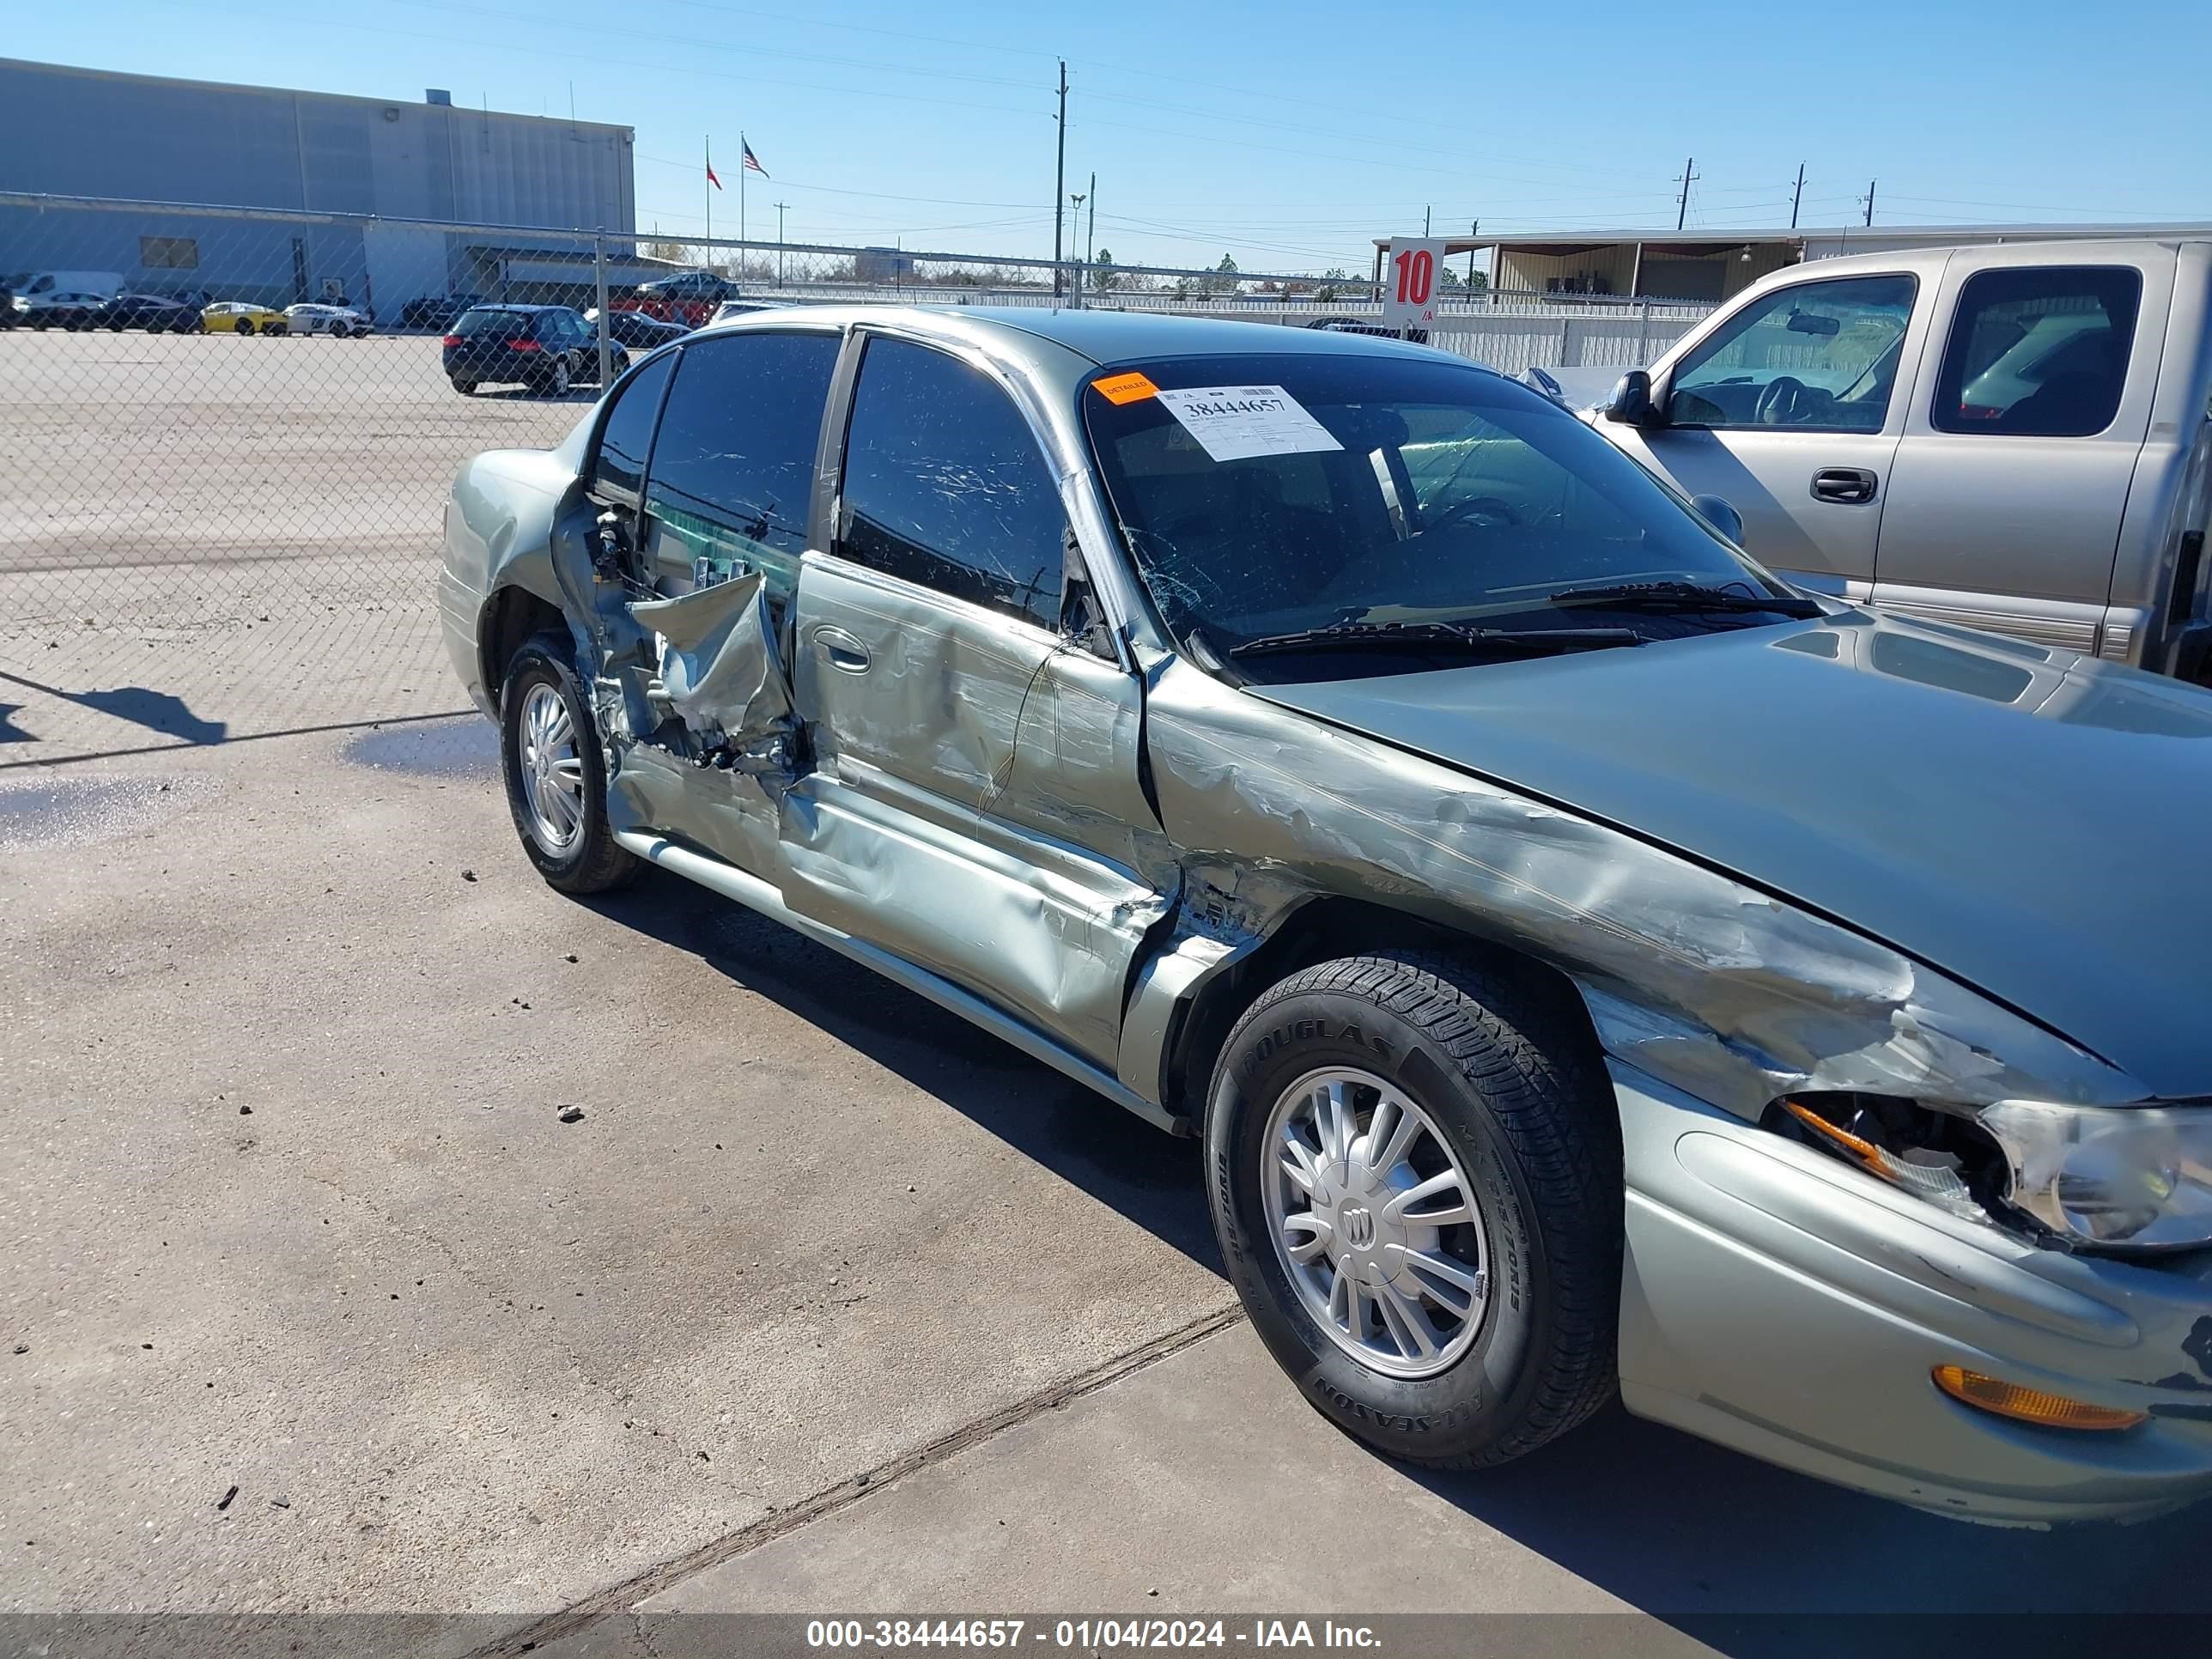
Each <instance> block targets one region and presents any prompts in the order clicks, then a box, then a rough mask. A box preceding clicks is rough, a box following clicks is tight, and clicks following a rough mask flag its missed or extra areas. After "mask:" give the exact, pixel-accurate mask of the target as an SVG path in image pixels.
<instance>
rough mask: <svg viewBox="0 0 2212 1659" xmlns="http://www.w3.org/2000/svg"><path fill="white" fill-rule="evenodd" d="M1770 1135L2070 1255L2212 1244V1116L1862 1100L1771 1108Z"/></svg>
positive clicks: (2182, 1109) (1788, 1101)
mask: <svg viewBox="0 0 2212 1659" xmlns="http://www.w3.org/2000/svg"><path fill="white" fill-rule="evenodd" d="M1776 1106H1777V1107H1778V1109H1779V1117H1778V1119H1777V1120H1775V1123H1776V1127H1784V1126H1785V1125H1786V1126H1787V1127H1789V1128H1790V1130H1791V1131H1792V1132H1793V1133H1795V1134H1796V1137H1797V1138H1798V1139H1801V1140H1803V1141H1806V1142H1808V1143H1809V1144H1811V1145H1813V1146H1819V1147H1820V1148H1822V1149H1823V1150H1824V1151H1826V1152H1832V1153H1834V1154H1836V1155H1837V1156H1838V1157H1840V1158H1844V1159H1845V1160H1846V1161H1848V1162H1850V1163H1853V1164H1857V1165H1858V1166H1859V1167H1860V1168H1862V1169H1863V1170H1867V1171H1868V1172H1869V1174H1872V1175H1875V1176H1880V1177H1881V1179H1882V1180H1884V1181H1887V1182H1889V1183H1890V1184H1891V1185H1893V1186H1895V1187H1898V1188H1902V1189H1903V1190H1905V1191H1906V1192H1909V1193H1912V1194H1915V1195H1917V1196H1918V1197H1920V1198H1923V1199H1925V1200H1928V1201H1929V1202H1930V1203H1932V1204H1935V1205H1936V1206H1939V1207H1941V1208H1943V1209H1946V1210H1948V1211H1950V1212H1953V1213H1954V1214H1960V1215H1969V1216H1975V1217H1978V1218H1985V1219H1994V1218H2002V1217H2003V1215H2004V1213H2005V1212H2007V1211H2008V1210H2009V1211H2012V1212H2016V1213H2017V1214H2019V1215H2021V1216H2025V1217H2026V1218H2028V1219H2029V1220H2031V1221H2032V1222H2033V1223H2034V1224H2035V1225H2038V1226H2039V1227H2040V1228H2042V1229H2043V1230H2045V1231H2047V1232H2049V1233H2051V1235H2053V1236H2054V1237H2057V1239H2059V1240H2061V1241H2063V1242H2064V1243H2069V1244H2073V1245H2079V1246H2088V1247H2099V1246H2101V1247H2103V1248H2105V1249H2112V1250H2123V1251H2152V1250H2178V1249H2193V1248H2197V1247H2200V1246H2203V1245H2204V1244H2207V1243H2212V1104H2204V1105H2192V1106H2172V1107H2166V1106H2156V1107H2154V1106H2139V1107H2096V1106H2065V1105H2057V1104H2054V1103H2048V1102H2044V1101H2032V1100H2008V1101H2001V1102H1999V1103H1997V1104H1996V1105H1994V1106H1980V1107H1975V1106H1963V1105H1956V1104H1952V1103H1946V1102H1935V1101H1916V1100H1904V1099H1898V1098H1895V1097H1888V1096H1881V1095H1864V1094H1848V1093H1836V1094H1803V1095H1794V1096H1790V1097H1786V1098H1784V1099H1783V1100H1780V1101H1778V1102H1777V1103H1776Z"/></svg>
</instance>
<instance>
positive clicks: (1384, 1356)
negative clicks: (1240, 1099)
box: [1261, 1068, 1490, 1378]
mask: <svg viewBox="0 0 2212 1659" xmlns="http://www.w3.org/2000/svg"><path fill="white" fill-rule="evenodd" d="M1266 1146H1267V1152H1266V1157H1267V1169H1266V1170H1265V1171H1264V1172H1263V1178H1262V1182H1261V1188H1262V1193H1263V1195H1264V1197H1265V1200H1266V1208H1267V1231H1268V1234H1269V1236H1270V1237H1272V1238H1273V1240H1274V1242H1275V1252H1276V1255H1277V1257H1278V1259H1279V1261H1281V1263H1282V1266H1283V1269H1284V1271H1285V1273H1288V1274H1289V1276H1290V1280H1291V1285H1292V1286H1293V1287H1294V1288H1295V1289H1296V1290H1297V1295H1298V1299H1299V1301H1300V1302H1302V1303H1303V1304H1304V1305H1305V1310H1306V1311H1307V1312H1308V1313H1309V1314H1310V1315H1311V1316H1313V1318H1314V1320H1315V1322H1316V1323H1317V1324H1319V1325H1320V1327H1321V1328H1322V1330H1323V1331H1325V1332H1327V1333H1328V1336H1329V1339H1330V1340H1332V1341H1334V1343H1335V1344H1336V1345H1337V1346H1339V1347H1340V1348H1342V1349H1344V1350H1345V1351H1346V1352H1347V1353H1349V1354H1351V1355H1352V1358H1355V1359H1357V1360H1358V1361H1359V1363H1360V1364H1363V1365H1366V1366H1369V1367H1370V1368H1371V1369H1373V1370H1377V1371H1381V1372H1383V1373H1384V1374H1385V1375H1386V1376H1399V1377H1407V1378H1417V1377H1424V1376H1435V1375H1436V1374H1437V1372H1439V1371H1441V1370H1445V1369H1446V1368H1447V1367H1449V1365H1451V1364H1453V1363H1454V1362H1455V1361H1456V1360H1457V1359H1458V1358H1459V1357H1460V1356H1461V1355H1462V1354H1463V1353H1465V1352H1467V1350H1468V1346H1469V1345H1470V1344H1471V1343H1473V1342H1474V1335H1475V1332H1476V1331H1477V1330H1479V1329H1480V1328H1481V1325H1482V1316H1483V1310H1484V1309H1485V1308H1486V1306H1487V1305H1488V1304H1489V1296H1490V1273H1489V1267H1490V1248H1489V1242H1488V1239H1487V1237H1486V1235H1485V1233H1484V1231H1483V1225H1482V1212H1481V1208H1480V1206H1479V1205H1478V1204H1477V1203H1476V1202H1475V1199H1474V1183H1473V1182H1471V1181H1469V1180H1468V1176H1467V1171H1466V1170H1465V1169H1464V1168H1462V1165H1461V1163H1460V1159H1459V1155H1458V1154H1457V1153H1456V1152H1454V1151H1453V1150H1452V1148H1451V1146H1450V1145H1449V1143H1448V1142H1447V1141H1446V1140H1445V1139H1444V1138H1443V1133H1442V1132H1440V1131H1439V1130H1438V1129H1437V1125H1436V1122H1435V1121H1434V1120H1433V1119H1431V1117H1430V1116H1429V1115H1428V1114H1427V1113H1426V1112H1425V1111H1423V1110H1422V1109H1420V1108H1419V1106H1417V1105H1415V1104H1414V1103H1413V1102H1412V1101H1411V1100H1408V1099H1407V1097H1405V1096H1404V1095H1403V1094H1401V1093H1400V1092H1399V1091H1398V1090H1397V1089H1396V1088H1395V1086H1394V1085H1391V1084H1389V1083H1388V1082H1386V1081H1384V1080H1383V1079H1382V1078H1379V1077H1377V1076H1376V1075H1375V1074H1374V1073H1370V1072H1363V1071H1358V1070H1356V1069H1346V1068H1332V1069H1329V1070H1326V1071H1319V1072H1310V1073H1307V1074H1306V1075H1305V1076H1304V1077H1302V1078H1300V1079H1298V1080H1297V1082H1296V1083H1293V1084H1292V1085H1291V1086H1290V1087H1289V1088H1288V1089H1286V1090H1285V1091H1283V1094H1282V1096H1281V1097H1280V1098H1279V1099H1278V1100H1277V1101H1276V1102H1275V1106H1274V1109H1273V1112H1272V1113H1270V1114H1269V1115H1268V1119H1267V1140H1266Z"/></svg>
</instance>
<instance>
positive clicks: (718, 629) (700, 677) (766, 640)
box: [629, 570, 791, 738]
mask: <svg viewBox="0 0 2212 1659" xmlns="http://www.w3.org/2000/svg"><path fill="white" fill-rule="evenodd" d="M766 583H767V577H766V575H765V574H764V573H763V572H761V571H757V570H755V571H750V572H748V573H746V574H744V575H741V576H736V577H732V579H731V580H728V581H726V582H716V583H715V584H714V585H713V586H710V587H701V588H695V589H693V590H692V591H691V592H689V593H684V594H680V595H678V597H677V598H675V599H659V600H653V601H650V602H647V603H645V604H634V605H631V606H630V607H629V614H630V618H631V620H632V621H634V622H635V623H637V625H638V626H639V627H641V628H643V629H647V630H648V631H649V632H651V633H653V634H655V635H659V641H660V647H659V671H660V683H659V690H660V691H661V693H662V695H664V696H665V697H666V698H667V700H668V703H669V706H670V707H671V708H672V709H673V710H674V711H675V713H676V716H677V718H678V719H679V720H682V721H683V722H684V724H685V725H686V726H690V727H691V728H692V729H693V730H694V731H695V732H700V733H701V734H702V735H704V736H708V737H709V738H720V737H730V738H753V737H757V736H758V735H759V734H762V733H765V732H775V731H780V730H783V729H785V728H787V727H788V726H789V725H790V722H791V693H790V690H789V685H790V682H789V680H788V679H787V678H786V676H785V674H784V671H783V661H782V654H781V653H780V652H779V651H777V649H776V647H775V633H774V631H773V630H772V629H771V628H770V626H769V615H768V603H767V587H766Z"/></svg>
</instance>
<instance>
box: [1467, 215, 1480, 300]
mask: <svg viewBox="0 0 2212 1659" xmlns="http://www.w3.org/2000/svg"><path fill="white" fill-rule="evenodd" d="M1467 234H1468V235H1470V236H1480V235H1481V234H1482V221H1481V220H1480V219H1477V220H1476V221H1475V222H1474V223H1473V224H1471V225H1469V226H1468V228H1467ZM1467 291H1468V293H1469V294H1472V293H1474V249H1473V248H1469V249H1468V251H1467Z"/></svg>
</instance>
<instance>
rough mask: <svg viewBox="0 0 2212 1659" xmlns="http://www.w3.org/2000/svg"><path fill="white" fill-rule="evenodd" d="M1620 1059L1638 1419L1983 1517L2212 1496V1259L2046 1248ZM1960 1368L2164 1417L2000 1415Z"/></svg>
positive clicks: (1632, 1405)
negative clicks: (1984, 1405) (1961, 1377)
mask: <svg viewBox="0 0 2212 1659" xmlns="http://www.w3.org/2000/svg"><path fill="white" fill-rule="evenodd" d="M1612 1069H1613V1084H1614V1090H1615V1093H1616V1095H1617V1097H1618V1098H1619V1101H1620V1112H1621V1129H1622V1137H1623V1149H1624V1152H1625V1153H1626V1167H1627V1177H1628V1212H1627V1259H1626V1267H1625V1271H1624V1273H1623V1276H1622V1285H1621V1310H1620V1311H1621V1324H1620V1378H1621V1396H1622V1400H1623V1401H1624V1403H1625V1404H1626V1406H1627V1407H1628V1408H1629V1410H1631V1411H1632V1412H1634V1413H1637V1414H1638V1416H1642V1417H1648V1418H1652V1419H1656V1420H1658V1421H1661V1422H1664V1423H1669V1424H1672V1425H1674V1426H1676V1427H1678V1428H1682V1429H1686V1430H1687V1431H1690V1432H1692V1433H1693V1434H1697V1435H1700V1436H1702V1437H1705V1438H1707V1439H1711V1440H1716V1441H1718V1442H1720V1443H1723V1445H1728V1446H1732V1447H1734V1448H1735V1449H1738V1450H1740V1451H1744V1452H1748V1453H1749V1454H1751V1455H1753V1456H1755V1457H1759V1458H1763V1459H1765V1460H1766V1461H1767V1462H1774V1463H1779V1464H1781V1465H1783V1466H1784V1467H1785V1468H1792V1469H1796V1470H1798V1471H1800V1472H1802V1473H1803V1474H1811V1475H1815V1476H1818V1477H1820V1479H1822V1480H1832V1481H1835V1482H1838V1483H1839V1484H1841V1485H1844V1486H1854V1487H1857V1488H1859V1489H1860V1490H1862V1491H1865V1492H1874V1493H1877V1494H1879V1495H1881V1496H1882V1497H1886V1498H1896V1499H1898V1500H1899V1501H1901V1502H1903V1503H1906V1504H1912V1505H1914V1506H1915V1507H1917V1508H1921V1509H1926V1510H1934V1511H1936V1512H1938V1513H1940V1514H1945V1515H1952V1516H1962V1517H1966V1518H1970V1519H1974V1520H1980V1521H1989V1522H2008V1523H2013V1524H2024V1525H2039V1524H2045V1523H2048V1522H2055V1521H2069V1520H2090V1519H2100V1518H2135V1517H2139V1516H2147V1515H2153V1514H2156V1513H2158V1512H2159V1511H2160V1510H2168V1509H2172V1508H2175V1507H2178V1506H2179V1505H2180V1504H2186V1503H2189V1502H2191V1500H2193V1499H2195V1498H2200V1497H2203V1496H2204V1495H2206V1494H2207V1493H2208V1492H2212V1251H2207V1252H2198V1253H2196V1254H2194V1255H2190V1256H2187V1257H2182V1258H2168V1259H2166V1261H2165V1262H2164V1263H2163V1264H2162V1265H2159V1266H2146V1265H2144V1264H2143V1263H2142V1262H2140V1261H2138V1262H2132V1263H2130V1262H2125V1261H2115V1260H2112V1259H2107V1258H2097V1257H2091V1256H2085V1255H2072V1254H2069V1253H2068V1252H2066V1251H2063V1250H2057V1249H2043V1248H2040V1247H2039V1246H2037V1245H2035V1244H2033V1243H2028V1242H2027V1241H2026V1240H2024V1239H2022V1238H2021V1237H2016V1236H2015V1235H2014V1234H2012V1233H2011V1232H2009V1231H2005V1230H2003V1229H2002V1228H1999V1227H1996V1226H1991V1225H1979V1224H1977V1223H1974V1222H1972V1221H1967V1220H1962V1219H1958V1218H1953V1217H1951V1216H1950V1215H1948V1214H1946V1213H1945V1212H1942V1211H1939V1210H1936V1209H1934V1208H1933V1207H1932V1206H1929V1205H1927V1204H1925V1203H1923V1202H1921V1201H1920V1200H1916V1199H1913V1198H1911V1197H1910V1196H1908V1195H1906V1194H1904V1193H1901V1192H1899V1191H1897V1190H1896V1189H1894V1188H1890V1187H1888V1186H1887V1185H1886V1184H1884V1183H1883V1182H1880V1181H1877V1180H1876V1179H1875V1177H1873V1176H1869V1175H1866V1174H1863V1173H1862V1172H1861V1171H1859V1170H1854V1169H1850V1168H1848V1167H1846V1166H1845V1165H1844V1164H1840V1163H1838V1162H1837V1161H1836V1160H1834V1159H1832V1158H1828V1157H1826V1155H1824V1154H1822V1153H1820V1152H1816V1151H1814V1150H1813V1149H1811V1148H1809V1147H1804V1146H1797V1145H1796V1144H1795V1143H1794V1142H1791V1141H1789V1140H1786V1139H1783V1138H1782V1137H1780V1136H1778V1135H1775V1134H1771V1133H1767V1132H1765V1131H1764V1130H1761V1129H1759V1128H1758V1127H1754V1126H1753V1125H1751V1124H1748V1123H1746V1122H1745V1121H1743V1120H1742V1119H1741V1118H1738V1117H1735V1116H1734V1115H1730V1114H1728V1113H1725V1112H1722V1111H1720V1110H1718V1109H1715V1108H1713V1107H1711V1106H1708V1105H1706V1104H1705V1103H1703V1102H1701V1101H1699V1100H1696V1099H1694V1098H1693V1097H1691V1096H1688V1095H1686V1094H1684V1093H1682V1092H1680V1091H1677V1090H1674V1089H1672V1088H1670V1087H1668V1085H1665V1084H1662V1083H1660V1082H1658V1081H1656V1079H1652V1078H1650V1077H1649V1076H1647V1075H1645V1074H1644V1073H1641V1072H1638V1071H1637V1070H1636V1069H1634V1068H1633V1067H1631V1066H1626V1065H1623V1064H1621V1063H1620V1062H1618V1061H1616V1062H1614V1063H1613V1068H1612ZM1940 1364H1960V1365H1965V1366H1966V1367H1968V1368H1970V1369H1972V1370H1978V1371H1984V1372H1986V1373H1988V1374H1990V1375H1991V1376H1999V1377H2002V1378H2004V1379H2005V1380H2007V1381H2008V1382H2013V1383H2021V1384H2024V1385H2026V1386H2027V1387H2030V1388H2036V1389H2047V1390H2049V1391H2051V1392H2052V1393H2055V1394H2060V1395H2068V1396H2070V1397H2072V1398H2075V1399H2078V1400H2085V1401H2093V1402H2094V1403H2097V1404H2100V1405H2107V1406H2116V1407H2124V1408H2127V1409H2130V1410H2135V1411H2142V1412H2148V1413H2150V1419H2149V1420H2148V1421H2147V1422H2145V1423H2143V1424H2142V1425H2140V1426H2138V1427H2136V1428H2133V1429H2130V1430H2126V1431H2123V1432H2120V1433H2117V1434H2087V1433H2080V1432H2075V1431H2065V1430H2057V1429H2037V1428H2030V1427H2027V1426H2025V1425H2017V1424H2013V1423H2008V1422H2007V1421H2005V1420H2003V1419H1999V1418H1996V1417H1993V1416H1990V1415H1989V1414H1988V1413H1984V1412H1980V1411H1977V1410H1975V1409H1974V1408H1972V1407H1967V1406H1964V1405H1961V1404H1960V1403H1958V1402H1957V1401H1954V1400H1952V1399H1950V1398H1949V1397H1948V1395H1944V1394H1942V1393H1941V1392H1939V1391H1938V1390H1937V1389H1936V1386H1935V1384H1934V1383H1932V1382H1931V1381H1930V1380H1929V1372H1930V1370H1932V1369H1933V1368H1934V1367H1936V1366H1937V1365H1940Z"/></svg>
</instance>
